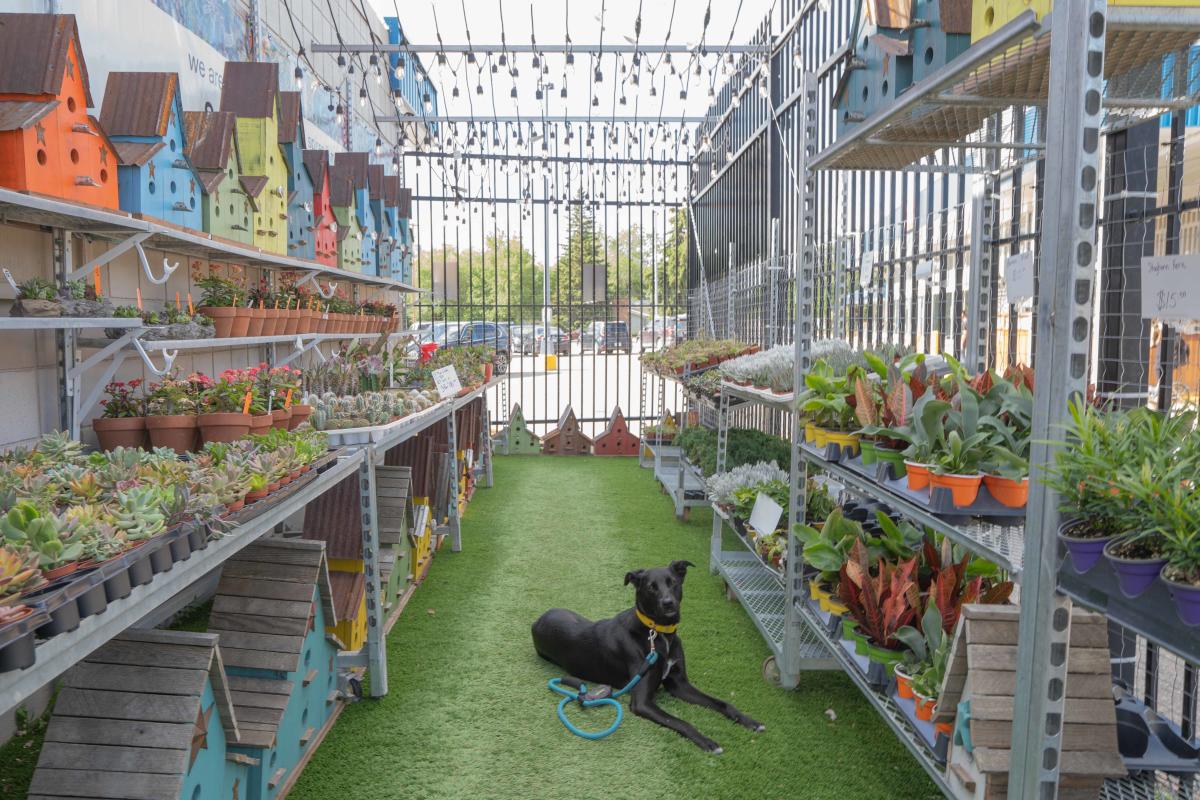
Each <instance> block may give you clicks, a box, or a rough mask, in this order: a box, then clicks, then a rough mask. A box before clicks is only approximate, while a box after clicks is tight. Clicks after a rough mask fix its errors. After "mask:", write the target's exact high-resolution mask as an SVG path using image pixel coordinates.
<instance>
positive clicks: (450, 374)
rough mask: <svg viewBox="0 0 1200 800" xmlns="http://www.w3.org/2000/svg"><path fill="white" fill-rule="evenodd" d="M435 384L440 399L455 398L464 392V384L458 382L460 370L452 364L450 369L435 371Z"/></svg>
mask: <svg viewBox="0 0 1200 800" xmlns="http://www.w3.org/2000/svg"><path fill="white" fill-rule="evenodd" d="M433 383H434V385H435V386H437V391H438V397H440V398H442V399H443V400H445V399H446V398H447V397H454V396H455V395H457V394H458V393H459V392H460V391H462V383H460V382H459V380H458V370H456V369H455V368H454V365H453V364H451V365H450V366H448V367H442V368H441V369H435V370H434V371H433Z"/></svg>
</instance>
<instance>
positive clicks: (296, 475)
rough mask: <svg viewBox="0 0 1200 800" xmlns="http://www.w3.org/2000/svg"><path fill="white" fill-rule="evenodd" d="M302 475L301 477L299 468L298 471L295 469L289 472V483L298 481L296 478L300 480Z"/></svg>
mask: <svg viewBox="0 0 1200 800" xmlns="http://www.w3.org/2000/svg"><path fill="white" fill-rule="evenodd" d="M300 475H301V473H300V470H299V469H298V468H297V469H294V470H292V471H291V472H289V473H288V480H289V481H294V480H296V478H299V477H300Z"/></svg>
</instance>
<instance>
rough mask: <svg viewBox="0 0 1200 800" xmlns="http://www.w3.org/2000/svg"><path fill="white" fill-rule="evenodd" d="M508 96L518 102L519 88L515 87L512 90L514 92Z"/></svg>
mask: <svg viewBox="0 0 1200 800" xmlns="http://www.w3.org/2000/svg"><path fill="white" fill-rule="evenodd" d="M508 96H509V97H511V98H512V99H513V100H516V99H517V87H515V86H514V87H513V88H512V91H511V92H509V93H508Z"/></svg>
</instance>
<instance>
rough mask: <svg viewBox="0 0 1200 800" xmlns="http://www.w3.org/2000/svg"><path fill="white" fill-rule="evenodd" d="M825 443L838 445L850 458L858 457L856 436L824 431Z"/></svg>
mask: <svg viewBox="0 0 1200 800" xmlns="http://www.w3.org/2000/svg"><path fill="white" fill-rule="evenodd" d="M825 443H826V444H836V445H839V446H841V448H842V449H843V450H845V451H846V452H847V454H849V455H851V456H855V455H858V451H859V443H858V436H857V435H856V434H853V433H838V432H837V431H825ZM822 446H824V445H822Z"/></svg>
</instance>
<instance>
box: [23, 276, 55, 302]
mask: <svg viewBox="0 0 1200 800" xmlns="http://www.w3.org/2000/svg"><path fill="white" fill-rule="evenodd" d="M17 299H18V300H57V299H58V289H57V288H56V287H55V286H54V284H53V283H52V282H50V281H48V280H46V279H45V278H29V279H28V280H25V281H21V283H20V284H19V285H18V286H17Z"/></svg>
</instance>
